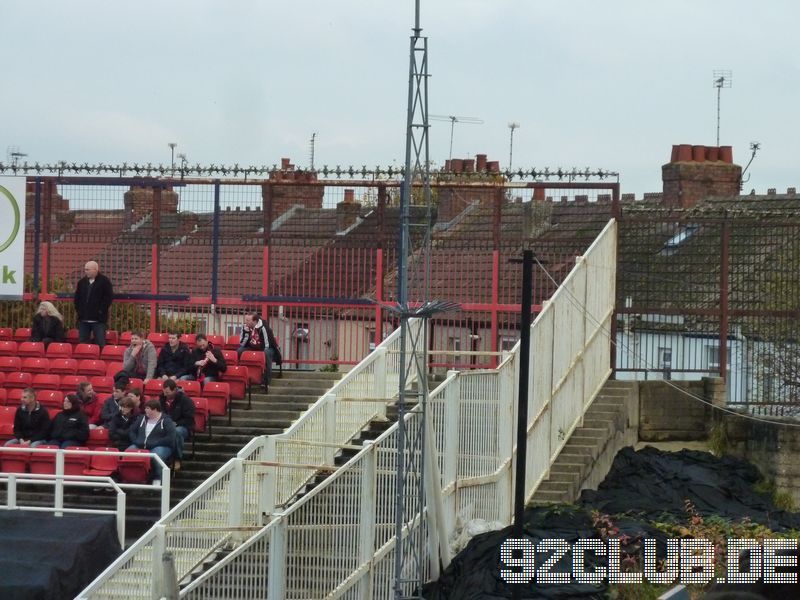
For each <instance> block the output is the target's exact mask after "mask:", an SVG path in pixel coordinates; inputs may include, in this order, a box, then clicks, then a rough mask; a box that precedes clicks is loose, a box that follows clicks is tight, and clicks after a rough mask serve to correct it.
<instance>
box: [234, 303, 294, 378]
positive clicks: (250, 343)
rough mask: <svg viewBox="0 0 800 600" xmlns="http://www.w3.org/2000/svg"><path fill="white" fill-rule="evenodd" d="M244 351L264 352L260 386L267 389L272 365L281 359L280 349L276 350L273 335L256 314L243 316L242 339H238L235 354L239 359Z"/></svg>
mask: <svg viewBox="0 0 800 600" xmlns="http://www.w3.org/2000/svg"><path fill="white" fill-rule="evenodd" d="M245 350H256V351H263V352H264V364H265V366H266V370H265V371H264V379H263V381H262V384H263V385H264V387H265V388H268V387H269V382H270V381H271V380H272V363H273V362H274V363H275V364H277V365H280V364H281V362H282V361H283V359H282V357H281V351H280V348H278V342H277V341H276V340H275V334H274V333H273V332H272V329H271V328H270V326H269V325H267V324H266V323H265V322H264V321H263V320H262V319H261V316H260V315H259V314H258V313H257V312H251V313H247V314H246V315H245V316H244V327H243V328H242V337H241V338H240V339H239V347H238V348H237V349H236V352H237V353H238V354H239V356H240V357H241V356H242V352H244V351H245Z"/></svg>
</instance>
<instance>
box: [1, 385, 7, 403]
mask: <svg viewBox="0 0 800 600" xmlns="http://www.w3.org/2000/svg"><path fill="white" fill-rule="evenodd" d="M7 396H8V392H7V391H6V388H4V387H0V406H5V405H6V404H8V400H7Z"/></svg>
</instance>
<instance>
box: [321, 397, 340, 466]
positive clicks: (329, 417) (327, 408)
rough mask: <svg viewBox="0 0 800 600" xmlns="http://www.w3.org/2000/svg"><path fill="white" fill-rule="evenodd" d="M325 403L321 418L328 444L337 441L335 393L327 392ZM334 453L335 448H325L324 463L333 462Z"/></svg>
mask: <svg viewBox="0 0 800 600" xmlns="http://www.w3.org/2000/svg"><path fill="white" fill-rule="evenodd" d="M325 400H326V402H325V405H324V406H323V410H322V420H323V427H324V429H325V440H324V441H325V442H328V443H330V444H334V443H336V442H337V439H336V411H337V409H338V407H337V401H336V394H328V395H327V396H325ZM335 455H336V449H335V448H332V447H330V448H325V450H324V456H325V464H333V457H334V456H335Z"/></svg>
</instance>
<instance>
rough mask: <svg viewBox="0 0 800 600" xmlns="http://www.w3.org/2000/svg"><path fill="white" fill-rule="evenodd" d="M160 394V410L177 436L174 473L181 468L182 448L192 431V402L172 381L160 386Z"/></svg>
mask: <svg viewBox="0 0 800 600" xmlns="http://www.w3.org/2000/svg"><path fill="white" fill-rule="evenodd" d="M161 389H162V394H161V397H160V398H159V401H160V402H161V410H162V412H163V413H164V414H166V415H168V416H169V417H170V418H171V419H172V420H173V421H174V422H175V431H176V433H177V434H178V435H177V437H176V439H175V442H176V443H175V462H174V463H173V467H174V468H175V470H176V471H179V470H180V468H181V459H182V458H183V446H184V444H185V443H186V441H187V440H188V439H189V436H190V435H191V432H192V430H193V429H194V402H192V400H191V399H190V398H189V396H187V395H186V394H184V393H183V390H182V389H180V388H178V384H176V383H175V382H174V381H173V380H172V379H167V380H165V381H164V383H163V384H161Z"/></svg>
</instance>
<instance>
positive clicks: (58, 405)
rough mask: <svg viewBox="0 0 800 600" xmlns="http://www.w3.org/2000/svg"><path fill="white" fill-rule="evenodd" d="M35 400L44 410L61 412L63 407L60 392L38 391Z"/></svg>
mask: <svg viewBox="0 0 800 600" xmlns="http://www.w3.org/2000/svg"><path fill="white" fill-rule="evenodd" d="M36 399H37V400H38V401H39V404H41V405H42V406H44V407H46V408H53V409H58V410H61V409H62V408H63V407H64V392H62V391H61V390H38V391H37V392H36Z"/></svg>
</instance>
